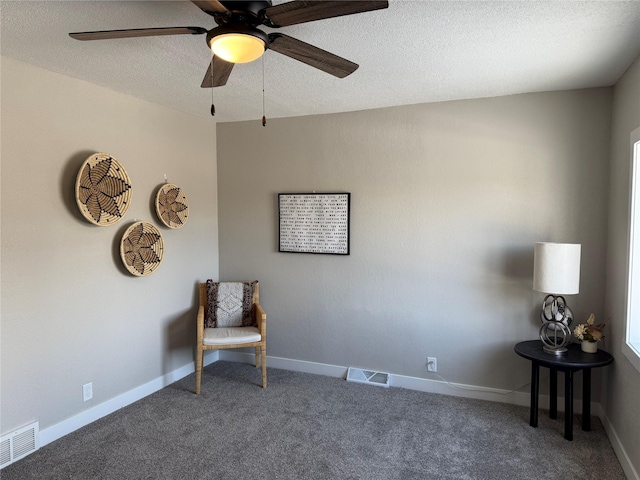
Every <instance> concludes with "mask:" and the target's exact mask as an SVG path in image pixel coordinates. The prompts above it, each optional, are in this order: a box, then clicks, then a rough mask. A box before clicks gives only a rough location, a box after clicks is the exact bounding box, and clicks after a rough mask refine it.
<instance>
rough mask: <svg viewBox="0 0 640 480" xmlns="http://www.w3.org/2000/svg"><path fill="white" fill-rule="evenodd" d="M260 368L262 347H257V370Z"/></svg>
mask: <svg viewBox="0 0 640 480" xmlns="http://www.w3.org/2000/svg"><path fill="white" fill-rule="evenodd" d="M259 367H260V347H256V368H259Z"/></svg>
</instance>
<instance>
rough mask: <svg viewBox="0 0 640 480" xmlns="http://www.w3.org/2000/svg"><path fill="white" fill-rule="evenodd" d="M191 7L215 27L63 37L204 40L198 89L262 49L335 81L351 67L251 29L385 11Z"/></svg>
mask: <svg viewBox="0 0 640 480" xmlns="http://www.w3.org/2000/svg"><path fill="white" fill-rule="evenodd" d="M192 3H194V4H195V5H196V6H198V7H199V8H200V9H201V10H202V11H203V12H205V13H207V14H209V15H211V16H212V17H213V19H214V20H215V22H216V23H217V24H218V26H217V27H215V28H213V29H211V30H207V29H206V28H202V27H165V28H137V29H129V30H106V31H97V32H76V33H70V34H69V35H70V36H71V37H72V38H75V39H76V40H106V39H113V38H131V37H151V36H157V35H203V34H206V39H207V45H209V47H210V48H211V50H212V52H213V58H212V60H211V63H210V65H209V68H208V69H207V73H206V74H205V76H204V80H203V81H202V84H201V85H200V86H201V87H202V88H211V87H220V86H223V85H225V84H226V83H227V80H228V78H229V75H230V74H231V71H232V70H233V67H234V65H235V64H236V63H247V62H251V61H253V60H256V59H257V58H260V57H261V56H262V54H263V53H264V52H265V51H266V50H267V49H269V50H274V51H276V52H278V53H281V54H282V55H286V56H287V57H290V58H293V59H295V60H298V61H300V62H302V63H306V64H307V65H310V66H312V67H314V68H317V69H319V70H322V71H324V72H327V73H329V74H331V75H334V76H336V77H338V78H344V77H346V76H347V75H349V74H351V73H353V72H354V71H355V70H356V69H357V68H358V65H357V64H356V63H353V62H351V61H349V60H347V59H345V58H342V57H339V56H337V55H334V54H333V53H330V52H327V51H326V50H322V49H320V48H318V47H315V46H313V45H311V44H309V43H306V42H303V41H301V40H297V39H295V38H293V37H290V36H288V35H285V34H283V33H269V34H267V33H265V32H264V31H262V30H260V29H259V28H257V27H258V26H259V25H264V26H267V27H271V28H280V27H286V26H289V25H296V24H299V23H305V22H312V21H316V20H323V19H325V18H333V17H340V16H343V15H352V14H355V13H363V12H368V11H372V10H379V9H383V8H387V7H388V6H389V2H388V1H386V0H385V1H378V0H371V1H369V0H355V1H351V0H334V1H304V0H295V1H290V2H287V3H282V4H279V5H272V3H271V1H270V0H249V1H229V0H219V1H218V0H202V1H198V0H192Z"/></svg>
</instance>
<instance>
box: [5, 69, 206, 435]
mask: <svg viewBox="0 0 640 480" xmlns="http://www.w3.org/2000/svg"><path fill="white" fill-rule="evenodd" d="M1 80H2V84H1V85H2V91H1V95H2V137H1V142H2V151H1V153H2V277H1V282H2V298H1V300H2V307H1V308H2V310H1V312H2V331H1V333H2V343H1V349H2V354H1V368H2V370H1V378H2V384H1V394H0V395H1V396H0V406H1V410H0V418H1V420H2V424H1V425H0V433H2V434H5V433H8V432H9V431H11V430H12V429H15V428H18V427H21V426H23V425H25V424H27V423H30V422H32V421H34V420H39V421H40V428H41V429H46V428H48V427H50V426H51V425H54V424H58V423H59V422H62V421H63V420H65V419H67V418H69V417H72V416H75V415H78V414H80V413H82V412H83V411H85V410H87V409H90V408H91V407H96V406H97V405H99V404H100V403H102V402H104V401H106V400H109V399H112V398H114V397H116V396H118V395H122V394H124V393H125V392H127V391H129V390H131V389H134V388H137V387H139V386H141V385H144V384H146V383H147V382H151V381H153V380H156V379H158V378H159V377H162V376H163V375H166V374H168V373H169V372H172V371H174V370H176V369H178V368H180V367H183V366H185V365H193V343H194V333H193V332H194V330H193V324H194V323H193V322H194V318H195V311H194V307H195V294H196V290H195V284H196V282H197V281H198V280H200V281H202V280H205V279H206V278H211V277H216V276H217V274H218V246H217V223H218V222H217V213H216V212H217V208H216V201H217V191H216V182H217V180H216V156H215V150H216V140H215V127H214V124H213V123H212V122H210V121H208V120H206V119H204V120H203V119H200V118H195V117H192V116H189V115H185V114H182V113H179V112H176V111H173V110H169V109H166V108H163V107H159V106H157V105H153V104H150V103H147V102H144V101H140V100H137V99H135V98H133V97H130V96H127V95H123V94H119V93H115V92H113V91H110V90H107V89H104V88H101V87H97V86H95V85H91V84H88V83H86V82H81V81H78V80H74V79H71V78H68V77H64V76H61V75H57V74H54V73H51V72H48V71H46V70H42V69H39V68H35V67H32V66H30V65H27V64H24V63H21V62H17V61H15V60H12V59H9V58H6V57H2V77H1ZM95 152H108V153H110V154H112V155H113V156H115V157H116V158H117V159H118V160H119V161H120V162H121V163H122V165H123V166H124V167H125V169H126V170H127V172H128V174H129V176H130V178H131V182H132V185H133V197H132V203H131V207H130V208H129V211H128V212H127V214H126V216H125V217H124V219H122V220H121V221H120V222H119V223H117V224H116V225H114V226H110V227H98V226H95V225H93V224H90V223H89V222H88V221H86V220H85V219H84V217H82V216H81V214H80V211H79V210H78V207H77V205H76V202H75V196H74V188H75V180H76V175H77V173H78V170H79V168H80V166H81V164H82V162H83V161H84V160H85V159H86V158H87V157H88V156H89V155H91V154H93V153H95ZM165 173H166V174H167V177H168V180H169V182H171V183H175V184H177V185H179V186H181V187H182V188H183V189H184V191H185V192H186V194H187V198H188V200H189V203H190V216H189V220H188V221H187V223H186V225H185V226H184V227H183V228H181V229H179V230H170V229H168V228H164V227H162V226H161V224H160V222H159V221H158V220H157V217H156V215H155V210H154V207H153V200H154V199H155V193H156V191H157V189H158V188H159V186H160V185H161V184H162V183H164V174H165ZM135 219H137V220H146V221H150V222H151V223H153V224H155V225H156V226H158V227H159V229H160V231H161V233H162V235H163V237H164V247H165V258H164V261H163V263H162V265H161V266H160V268H159V269H158V270H157V271H156V272H155V273H154V274H152V275H151V276H149V277H144V278H138V277H133V276H132V275H130V274H129V273H127V272H126V271H125V270H124V269H123V267H122V262H121V260H120V257H119V242H120V238H121V237H122V234H123V232H124V230H125V229H126V227H128V226H129V225H130V224H131V223H133V221H134V220H135ZM87 382H92V383H93V394H94V398H93V400H91V401H89V402H84V403H83V401H82V385H83V384H85V383H87Z"/></svg>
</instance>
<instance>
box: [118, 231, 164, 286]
mask: <svg viewBox="0 0 640 480" xmlns="http://www.w3.org/2000/svg"><path fill="white" fill-rule="evenodd" d="M120 257H122V263H124V266H125V268H126V269H127V270H128V271H129V273H131V274H133V275H135V276H137V277H146V276H147V275H151V274H152V273H153V272H155V271H156V270H157V269H158V267H159V266H160V264H161V263H162V260H163V258H164V243H163V241H162V235H161V234H160V231H159V230H158V229H157V228H156V227H155V226H154V225H152V224H151V223H148V222H136V223H134V224H133V225H131V226H130V227H129V228H127V231H126V232H124V235H123V236H122V241H121V242H120Z"/></svg>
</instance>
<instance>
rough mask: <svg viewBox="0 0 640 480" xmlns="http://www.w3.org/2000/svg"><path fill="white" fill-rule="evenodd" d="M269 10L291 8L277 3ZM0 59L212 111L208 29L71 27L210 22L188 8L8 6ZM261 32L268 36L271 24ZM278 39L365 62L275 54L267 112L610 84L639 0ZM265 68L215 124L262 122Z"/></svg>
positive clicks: (416, 4)
mask: <svg viewBox="0 0 640 480" xmlns="http://www.w3.org/2000/svg"><path fill="white" fill-rule="evenodd" d="M273 3H274V4H278V3H283V2H282V1H274V2H273ZM0 16H1V24H0V28H1V30H0V34H1V43H0V46H1V53H2V55H3V56H7V57H12V58H15V59H18V60H21V61H24V62H27V63H30V64H33V65H36V66H39V67H42V68H45V69H47V70H52V71H54V72H59V73H62V74H64V75H68V76H70V77H74V78H78V79H82V80H86V81H88V82H91V83H95V84H98V85H102V86H105V87H107V88H110V89H112V90H116V91H118V92H122V93H126V94H129V95H132V96H135V97H138V98H141V99H144V100H148V101H150V102H153V103H156V104H160V105H165V106H167V107H170V108H174V109H176V110H180V111H183V112H188V113H191V114H194V115H199V116H208V115H209V109H210V103H211V96H212V95H211V93H212V89H202V88H200V83H201V81H202V78H203V76H204V74H205V71H206V69H207V66H208V64H209V61H210V59H211V58H210V55H211V53H210V51H209V50H208V48H207V46H206V42H205V38H204V36H203V35H201V36H197V35H181V36H166V37H146V38H133V39H117V40H101V41H93V42H80V41H77V40H73V39H71V38H70V37H69V36H68V33H69V32H76V31H90V30H110V29H125V28H144V27H169V26H199V27H205V28H208V29H209V28H213V27H214V26H215V22H214V21H213V18H211V17H210V16H208V15H207V14H205V13H204V12H202V11H201V10H199V9H198V8H197V7H196V6H194V5H193V4H192V3H191V2H189V1H179V2H168V1H161V2H152V1H147V2H129V1H126V2H120V1H45V2H38V1H24V0H23V1H5V0H1V1H0ZM264 30H266V31H267V32H269V31H272V29H269V28H264ZM281 31H282V32H283V33H286V34H288V35H291V36H293V37H296V38H298V39H300V40H303V41H305V42H308V43H311V44H313V45H316V46H318V47H320V48H323V49H325V50H328V51H330V52H332V53H335V54H337V55H340V56H342V57H345V58H347V59H349V60H351V61H354V62H356V63H358V64H359V65H360V68H359V69H358V70H356V72H355V73H353V74H352V75H351V76H349V77H347V78H344V79H337V78H334V77H332V76H330V75H328V74H326V73H323V72H321V71H318V70H315V69H313V68H311V67H309V66H307V65H305V64H302V63H300V62H297V61H295V60H292V59H290V58H287V57H284V56H282V55H280V54H278V53H276V52H273V51H267V53H266V54H265V56H264V57H263V58H264V71H265V78H264V85H265V104H266V113H267V117H268V118H275V117H290V116H299V115H312V114H320V113H333V112H344V111H353V110H365V109H370V108H378V107H387V106H394V105H407V104H416V103H428V102H439V101H446V100H457V99H468V98H482V97H491V96H499V95H509V94H517V93H524V92H540V91H551V90H566V89H575V88H587V87H598V86H609V85H613V84H614V83H615V82H616V81H617V79H618V78H619V77H620V76H621V75H622V74H623V73H624V71H625V70H626V69H627V68H628V67H629V65H630V64H631V63H632V62H633V60H634V59H635V58H637V57H638V56H639V55H640V1H639V0H634V1H626V2H624V1H586V2H582V1H564V2H562V1H526V0H525V1H504V2H485V1H468V2H463V1H431V0H423V1H406V0H390V1H389V8H388V9H386V10H378V11H374V12H368V13H363V14H358V15H352V16H347V17H340V18H334V19H327V20H321V21H317V22H312V23H307V24H301V25H295V26H291V27H284V28H282V29H281ZM262 88H263V63H262V61H261V60H258V61H255V62H253V63H250V64H243V65H237V66H236V67H235V68H234V70H233V72H232V74H231V77H230V79H229V81H228V83H227V85H226V86H224V87H219V88H215V89H213V98H214V102H215V105H216V117H215V118H216V120H217V121H237V120H249V119H256V120H257V119H260V118H261V117H262V103H263V101H262Z"/></svg>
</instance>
